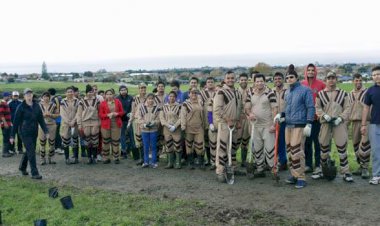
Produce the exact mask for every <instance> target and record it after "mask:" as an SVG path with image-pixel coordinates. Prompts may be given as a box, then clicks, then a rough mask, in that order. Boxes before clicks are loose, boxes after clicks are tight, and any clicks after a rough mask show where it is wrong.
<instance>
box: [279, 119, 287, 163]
mask: <svg viewBox="0 0 380 226" xmlns="http://www.w3.org/2000/svg"><path fill="white" fill-rule="evenodd" d="M285 128H286V123H285V122H283V123H281V124H280V134H279V135H278V160H279V162H280V164H281V165H286V163H287V159H286V144H285Z"/></svg>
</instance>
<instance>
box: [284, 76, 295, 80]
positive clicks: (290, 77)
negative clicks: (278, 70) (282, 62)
mask: <svg viewBox="0 0 380 226" xmlns="http://www.w3.org/2000/svg"><path fill="white" fill-rule="evenodd" d="M295 77H296V76H294V75H289V76H286V77H285V78H286V79H293V78H295Z"/></svg>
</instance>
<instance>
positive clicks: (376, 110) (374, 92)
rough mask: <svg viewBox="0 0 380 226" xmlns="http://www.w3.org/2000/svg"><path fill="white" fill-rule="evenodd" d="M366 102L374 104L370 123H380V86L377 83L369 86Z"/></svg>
mask: <svg viewBox="0 0 380 226" xmlns="http://www.w3.org/2000/svg"><path fill="white" fill-rule="evenodd" d="M364 103H365V104H366V105H368V106H372V109H371V120H370V123H371V124H380V86H378V85H377V84H375V85H374V86H371V87H370V88H368V91H367V93H366V95H365V98H364Z"/></svg>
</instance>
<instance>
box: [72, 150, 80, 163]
mask: <svg viewBox="0 0 380 226" xmlns="http://www.w3.org/2000/svg"><path fill="white" fill-rule="evenodd" d="M73 152H74V161H73V162H72V164H78V163H79V160H78V157H79V153H78V152H79V147H75V148H73Z"/></svg>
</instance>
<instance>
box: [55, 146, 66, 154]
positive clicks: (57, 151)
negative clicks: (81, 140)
mask: <svg viewBox="0 0 380 226" xmlns="http://www.w3.org/2000/svg"><path fill="white" fill-rule="evenodd" d="M55 153H57V154H60V155H63V154H65V151H64V150H62V149H60V148H57V149H55Z"/></svg>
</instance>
